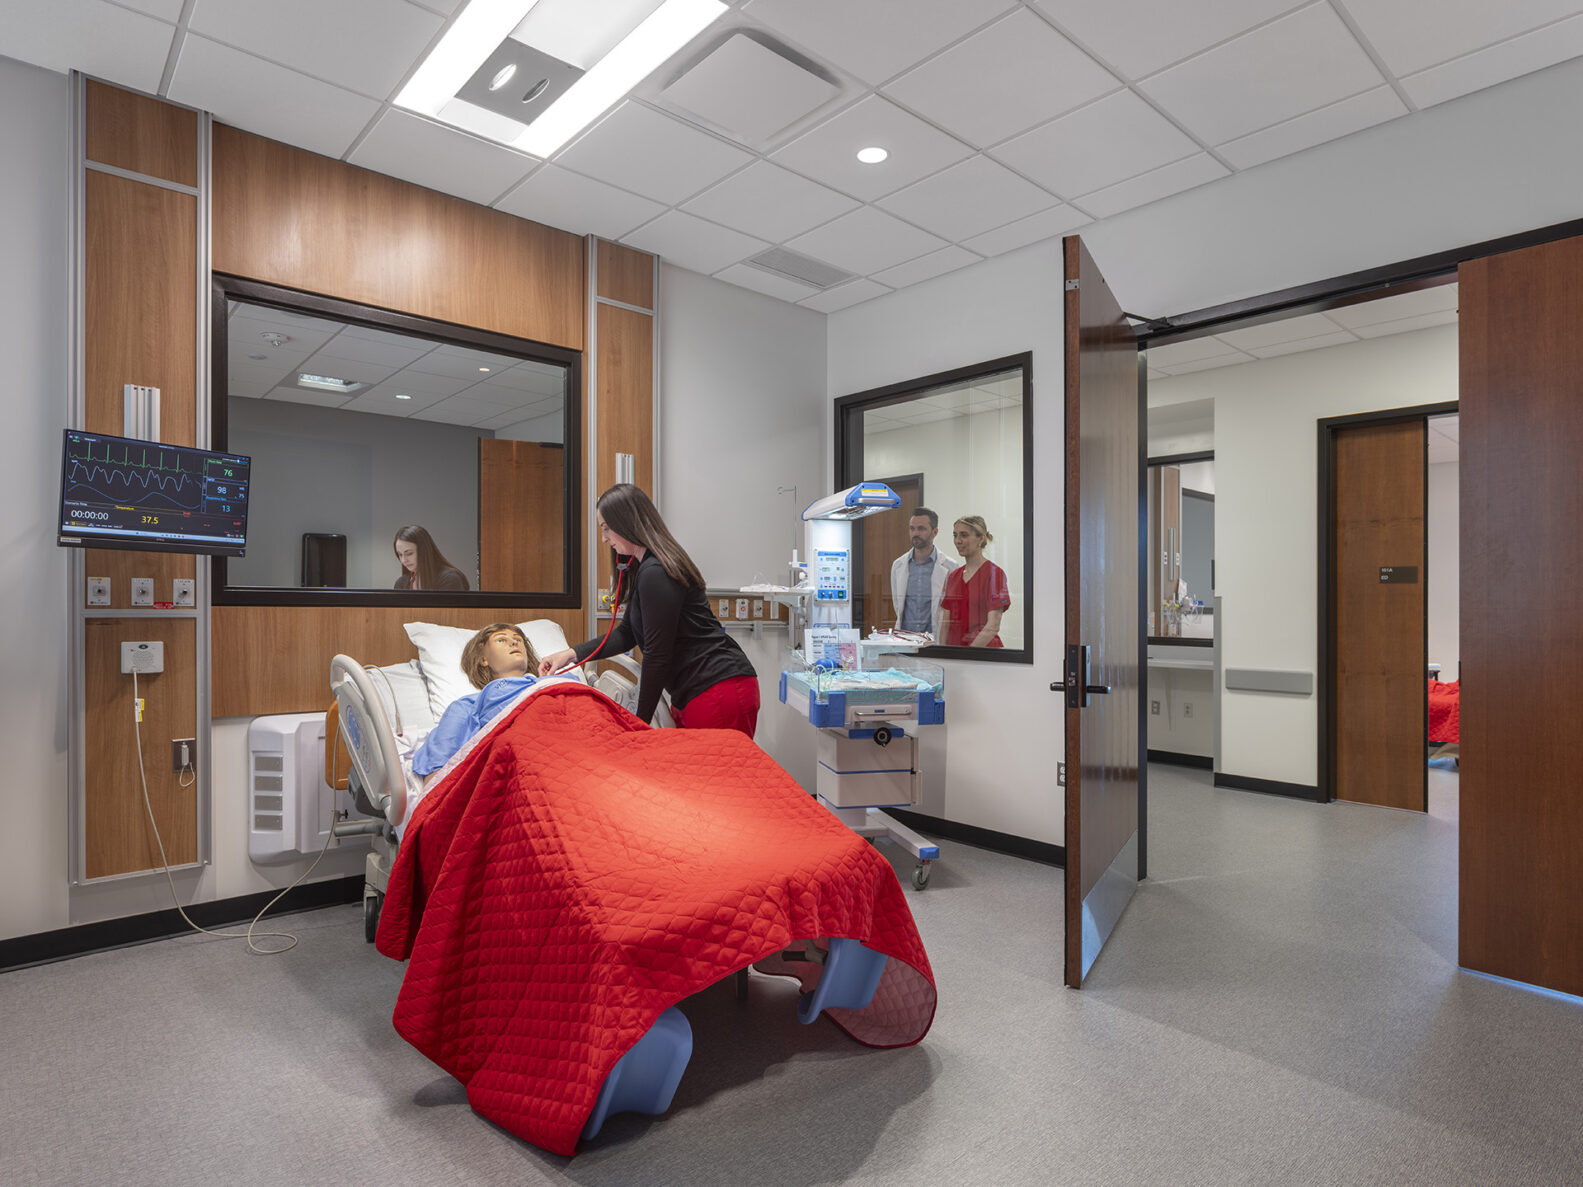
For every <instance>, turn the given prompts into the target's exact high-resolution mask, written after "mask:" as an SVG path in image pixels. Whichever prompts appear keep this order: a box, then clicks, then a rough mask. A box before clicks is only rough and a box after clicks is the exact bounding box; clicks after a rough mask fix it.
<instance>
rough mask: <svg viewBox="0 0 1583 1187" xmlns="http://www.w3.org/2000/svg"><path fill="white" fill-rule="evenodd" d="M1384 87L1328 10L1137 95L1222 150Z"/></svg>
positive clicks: (1188, 64) (1237, 45) (1175, 71)
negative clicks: (1230, 143)
mask: <svg viewBox="0 0 1583 1187" xmlns="http://www.w3.org/2000/svg"><path fill="white" fill-rule="evenodd" d="M1384 81H1385V79H1384V78H1383V77H1382V76H1381V75H1380V72H1379V70H1378V68H1376V67H1375V65H1374V63H1373V62H1372V61H1370V59H1369V56H1368V54H1367V53H1365V52H1364V50H1363V47H1362V46H1361V45H1359V44H1358V40H1357V38H1356V37H1354V36H1353V35H1352V33H1351V31H1350V30H1349V29H1348V28H1347V27H1346V25H1344V24H1342V22H1341V18H1340V17H1339V16H1337V15H1336V11H1335V9H1333V8H1331V7H1330V5H1329V4H1314V5H1311V6H1309V7H1308V8H1303V9H1299V10H1298V11H1297V12H1294V13H1292V14H1291V15H1289V16H1284V17H1282V18H1281V19H1280V20H1277V21H1272V22H1271V23H1270V24H1268V25H1265V26H1263V27H1262V28H1259V29H1256V30H1255V31H1253V32H1252V33H1247V34H1244V35H1243V36H1241V37H1238V38H1237V39H1236V40H1234V41H1229V42H1227V43H1226V44H1224V45H1221V46H1219V47H1217V48H1215V49H1212V50H1209V51H1208V52H1207V53H1203V54H1200V55H1198V57H1196V58H1190V59H1188V60H1187V61H1185V62H1183V63H1181V64H1180V65H1177V66H1173V67H1171V68H1170V69H1169V70H1166V71H1165V72H1164V73H1162V74H1156V75H1155V76H1154V77H1152V78H1150V79H1148V80H1147V81H1146V82H1144V83H1141V84H1140V86H1139V89H1140V90H1142V91H1143V92H1144V93H1145V94H1147V95H1148V96H1149V97H1150V98H1152V99H1153V100H1154V101H1155V102H1156V103H1158V104H1160V106H1161V107H1163V108H1164V109H1165V110H1166V111H1168V112H1170V113H1171V116H1172V118H1173V119H1175V120H1176V121H1177V122H1178V123H1180V124H1182V125H1183V126H1184V127H1186V128H1187V129H1188V131H1190V132H1192V133H1194V134H1195V135H1196V136H1198V137H1200V138H1201V139H1202V140H1204V141H1205V143H1208V144H1224V143H1225V142H1226V141H1227V140H1234V139H1236V138H1237V137H1238V136H1246V135H1247V134H1248V133H1249V132H1255V131H1257V130H1258V129H1260V128H1266V127H1269V126H1270V125H1271V124H1276V123H1280V122H1281V121H1283V120H1288V119H1291V118H1292V117H1293V116H1298V115H1302V114H1304V113H1305V112H1309V111H1313V110H1314V109H1315V108H1318V107H1324V106H1326V105H1327V104H1330V103H1335V102H1337V101H1339V100H1341V99H1345V98H1347V97H1348V96H1351V95H1356V94H1358V93H1359V92H1360V91H1366V90H1369V89H1371V88H1373V87H1377V86H1379V85H1380V84H1381V83H1383V82H1384Z"/></svg>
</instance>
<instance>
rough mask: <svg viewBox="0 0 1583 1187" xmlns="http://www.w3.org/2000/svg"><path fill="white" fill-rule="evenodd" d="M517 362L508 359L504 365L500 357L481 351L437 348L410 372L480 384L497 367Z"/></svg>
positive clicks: (460, 347)
mask: <svg viewBox="0 0 1583 1187" xmlns="http://www.w3.org/2000/svg"><path fill="white" fill-rule="evenodd" d="M515 362H516V360H515V359H508V360H507V361H506V362H505V363H504V364H502V362H501V357H500V356H499V355H496V354H489V353H486V352H485V351H481V350H469V349H468V348H467V347H465V346H437V347H435V348H434V349H433V350H431V351H430V352H429V353H428V354H426V355H424V356H423V357H422V358H421V359H419V360H418V361H417V362H415V363H413V364H412V365H411V367H410V368H409V370H411V371H418V372H422V373H423V374H424V375H442V376H445V377H446V378H449V379H465V380H467V381H469V382H471V383H478V382H480V381H481V380H482V379H483V378H484V376H486V375H489V374H492V373H493V372H494V370H495V369H496V368H497V367H501V366H510V365H511V364H512V363H515Z"/></svg>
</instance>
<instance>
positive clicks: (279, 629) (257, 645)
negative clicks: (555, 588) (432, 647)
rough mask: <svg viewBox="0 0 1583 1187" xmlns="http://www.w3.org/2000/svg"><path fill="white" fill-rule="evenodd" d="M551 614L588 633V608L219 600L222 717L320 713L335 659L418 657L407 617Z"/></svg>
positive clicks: (475, 620)
mask: <svg viewBox="0 0 1583 1187" xmlns="http://www.w3.org/2000/svg"><path fill="white" fill-rule="evenodd" d="M534 618H548V619H552V620H553V621H555V622H558V623H560V624H561V629H562V630H564V631H565V632H566V637H567V639H569V640H570V641H572V642H574V643H576V642H579V641H581V639H582V638H583V622H584V619H583V611H582V610H581V609H577V608H573V609H565V610H559V609H557V610H546V609H533V608H522V609H515V608H509V607H501V606H480V607H477V608H476V609H475V608H472V607H466V606H464V607H439V606H411V607H407V606H216V607H215V608H214V610H213V612H212V616H211V622H212V624H213V631H214V638H213V655H214V661H213V665H212V674H213V685H212V689H213V704H214V709H213V713H214V716H215V717H241V716H253V715H256V714H263V713H318V712H322V711H323V710H324V707H325V705H326V703H327V702H328V701H329V699H330V660H331V659H332V658H333V657H334V656H335V655H336V653H338V652H340V653H344V654H346V655H350V656H351V657H352V658H353V659H355V660H357V661H358V662H359V663H362V664H365V665H368V664H399V663H405V662H406V661H407V660H409V659H412V658H414V657H415V656H416V655H417V651H416V649H415V648H414V647H413V646H412V643H411V642H410V641H409V640H408V638H407V633H406V631H405V630H403V629H402V624H403V623H406V622H436V623H439V624H441V625H442V626H461V627H474V628H482V627H485V626H488V625H489V624H490V623H491V622H526V621H528V620H529V619H534Z"/></svg>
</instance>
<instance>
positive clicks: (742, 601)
mask: <svg viewBox="0 0 1583 1187" xmlns="http://www.w3.org/2000/svg"><path fill="white" fill-rule="evenodd" d="M747 616H748V600H747V599H746V598H738V599H737V617H738V618H746V617H747Z"/></svg>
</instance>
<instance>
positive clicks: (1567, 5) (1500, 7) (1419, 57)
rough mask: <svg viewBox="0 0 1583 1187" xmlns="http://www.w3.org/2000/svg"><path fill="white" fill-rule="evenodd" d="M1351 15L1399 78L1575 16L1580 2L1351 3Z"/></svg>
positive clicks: (1380, 0) (1364, 0) (1382, 0)
mask: <svg viewBox="0 0 1583 1187" xmlns="http://www.w3.org/2000/svg"><path fill="white" fill-rule="evenodd" d="M1347 11H1348V12H1349V13H1351V14H1352V19H1353V20H1354V21H1355V22H1357V25H1358V28H1360V29H1361V30H1362V31H1363V35H1364V36H1365V37H1367V38H1368V39H1369V43H1370V44H1371V45H1373V46H1374V48H1375V49H1376V50H1377V51H1378V52H1379V55H1380V57H1381V58H1383V59H1384V60H1385V65H1386V67H1387V68H1388V69H1390V70H1391V71H1392V72H1394V73H1395V74H1396V75H1397V76H1398V77H1400V76H1402V75H1407V74H1413V73H1416V72H1417V71H1420V70H1423V69H1425V68H1426V67H1429V66H1434V65H1437V64H1438V63H1441V62H1445V61H1448V60H1449V59H1451V58H1456V57H1460V56H1461V55H1463V54H1466V53H1471V52H1472V51H1474V50H1476V49H1482V48H1483V47H1485V46H1487V45H1493V44H1494V43H1496V42H1497V41H1504V40H1506V39H1507V38H1508V37H1515V36H1516V35H1517V34H1519V33H1527V32H1528V31H1530V30H1532V29H1537V28H1539V27H1540V26H1541V25H1547V24H1549V23H1550V22H1552V21H1558V20H1561V19H1562V18H1564V17H1570V16H1574V15H1576V14H1577V11H1578V6H1577V0H1498V2H1495V0H1439V3H1437V4H1435V5H1434V8H1433V11H1432V12H1427V11H1425V8H1424V4H1423V0H1347Z"/></svg>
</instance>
